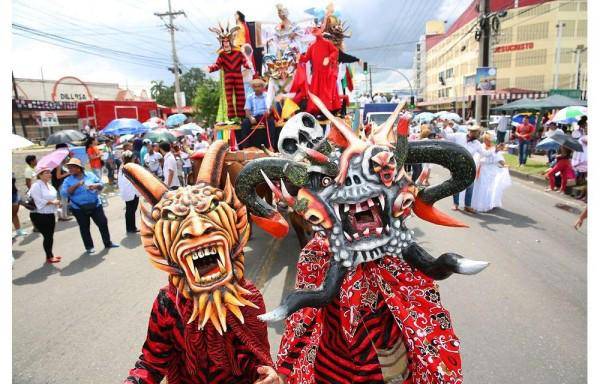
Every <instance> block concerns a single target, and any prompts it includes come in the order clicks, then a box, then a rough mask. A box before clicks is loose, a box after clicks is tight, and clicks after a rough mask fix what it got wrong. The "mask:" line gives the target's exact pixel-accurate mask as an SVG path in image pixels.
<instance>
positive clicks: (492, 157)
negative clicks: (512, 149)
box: [471, 149, 511, 212]
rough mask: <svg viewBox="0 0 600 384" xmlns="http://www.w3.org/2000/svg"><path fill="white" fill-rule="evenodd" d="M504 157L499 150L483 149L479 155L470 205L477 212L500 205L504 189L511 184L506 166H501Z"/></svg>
mask: <svg viewBox="0 0 600 384" xmlns="http://www.w3.org/2000/svg"><path fill="white" fill-rule="evenodd" d="M503 162H504V157H503V156H502V154H501V153H500V152H495V151H494V150H493V149H492V150H484V151H482V152H481V153H480V156H479V166H480V170H479V178H478V179H477V180H475V184H474V186H473V199H472V200H471V207H472V208H473V209H475V210H476V211H478V212H487V211H489V210H491V209H493V208H496V207H502V195H503V194H504V190H505V189H506V188H508V187H509V186H510V185H511V180H510V174H509V173H508V168H506V167H504V166H502V163H503Z"/></svg>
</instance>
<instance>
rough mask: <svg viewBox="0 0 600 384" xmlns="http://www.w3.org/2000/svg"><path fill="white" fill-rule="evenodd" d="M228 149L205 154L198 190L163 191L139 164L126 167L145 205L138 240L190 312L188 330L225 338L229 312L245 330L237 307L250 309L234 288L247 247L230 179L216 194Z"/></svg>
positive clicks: (220, 144)
mask: <svg viewBox="0 0 600 384" xmlns="http://www.w3.org/2000/svg"><path fill="white" fill-rule="evenodd" d="M226 152H227V143H225V142H224V141H217V142H215V143H213V144H212V145H211V146H210V148H209V149H208V151H207V153H206V155H205V157H204V160H203V162H202V166H201V168H200V171H199V173H198V181H197V183H196V185H191V186H187V187H180V188H179V189H177V190H176V191H169V190H168V188H167V186H166V185H165V184H163V183H162V182H161V181H160V180H158V179H157V178H156V177H154V175H153V174H151V173H150V172H149V171H147V170H146V169H144V168H143V167H141V166H139V165H137V164H131V163H130V164H126V165H125V166H124V168H123V172H124V174H125V176H126V177H127V178H128V179H129V180H130V181H131V182H132V183H133V185H134V186H135V187H136V188H137V190H138V191H139V192H140V194H141V195H142V196H143V197H144V198H145V199H146V202H147V203H148V204H142V206H141V212H142V214H141V216H142V227H141V237H142V243H143V245H144V249H145V250H146V252H147V253H148V256H149V257H150V261H151V263H152V264H153V265H154V266H155V267H157V268H159V269H161V270H163V271H165V272H167V273H169V280H170V282H171V283H172V284H173V285H174V286H175V287H176V288H177V289H178V291H179V292H180V293H181V294H183V295H184V296H185V297H186V298H188V299H192V300H193V303H194V310H193V312H192V315H191V317H190V318H189V320H188V324H189V323H191V322H193V321H194V320H196V319H197V320H198V328H199V329H202V328H203V327H204V326H205V324H206V323H207V322H208V320H211V322H212V324H213V325H214V327H215V328H216V329H217V331H219V333H221V334H222V333H223V332H225V331H227V324H226V315H227V311H230V312H231V313H233V315H235V316H236V317H237V318H238V320H239V321H240V322H241V323H242V324H243V323H244V317H243V315H242V312H241V311H240V307H243V306H246V305H247V306H251V307H253V308H257V307H256V306H255V305H254V304H253V303H252V302H250V301H248V300H246V299H245V298H244V295H245V294H249V293H250V292H248V291H247V290H246V289H244V288H242V287H241V286H240V285H239V284H238V282H239V281H241V280H242V279H243V278H244V254H243V248H244V246H245V245H246V242H247V241H248V236H249V234H250V231H249V229H250V228H249V223H248V220H247V215H246V208H245V207H244V205H243V204H242V203H241V202H240V201H239V200H238V198H237V196H236V194H235V191H234V189H233V186H232V185H231V183H230V181H229V176H228V177H227V181H226V183H225V188H224V189H223V190H221V189H219V188H218V185H219V177H220V175H221V170H222V167H223V162H224V158H225V154H226Z"/></svg>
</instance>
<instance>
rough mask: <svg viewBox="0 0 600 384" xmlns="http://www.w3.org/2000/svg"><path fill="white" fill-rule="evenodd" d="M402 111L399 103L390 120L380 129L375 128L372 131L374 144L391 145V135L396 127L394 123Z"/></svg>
mask: <svg viewBox="0 0 600 384" xmlns="http://www.w3.org/2000/svg"><path fill="white" fill-rule="evenodd" d="M401 110H402V104H400V103H398V105H397V106H396V109H394V112H392V114H391V115H390V117H388V119H387V120H386V121H385V122H384V123H383V124H381V125H380V126H378V127H373V128H372V130H371V135H370V137H369V138H370V139H371V141H372V142H373V143H374V144H379V145H385V144H389V142H390V138H389V135H390V133H391V132H392V128H393V127H394V123H395V122H396V119H397V118H398V115H399V114H400V111H401Z"/></svg>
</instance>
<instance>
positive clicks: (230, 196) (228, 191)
mask: <svg viewBox="0 0 600 384" xmlns="http://www.w3.org/2000/svg"><path fill="white" fill-rule="evenodd" d="M223 194H224V198H223V200H224V201H226V202H227V203H229V204H231V203H232V202H233V201H234V200H235V199H236V196H235V190H234V189H233V185H231V178H230V177H229V172H227V176H226V179H225V187H224V188H223Z"/></svg>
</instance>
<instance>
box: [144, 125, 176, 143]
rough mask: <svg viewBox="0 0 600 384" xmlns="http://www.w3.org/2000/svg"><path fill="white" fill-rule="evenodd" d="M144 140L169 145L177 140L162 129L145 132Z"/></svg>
mask: <svg viewBox="0 0 600 384" xmlns="http://www.w3.org/2000/svg"><path fill="white" fill-rule="evenodd" d="M144 139H149V140H150V141H152V142H153V143H158V142H161V141H168V142H169V143H172V142H174V141H176V140H177V138H176V137H175V135H173V134H172V133H171V132H169V131H167V130H166V129H164V128H162V129H156V130H154V131H150V132H147V133H146V134H145V135H144Z"/></svg>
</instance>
